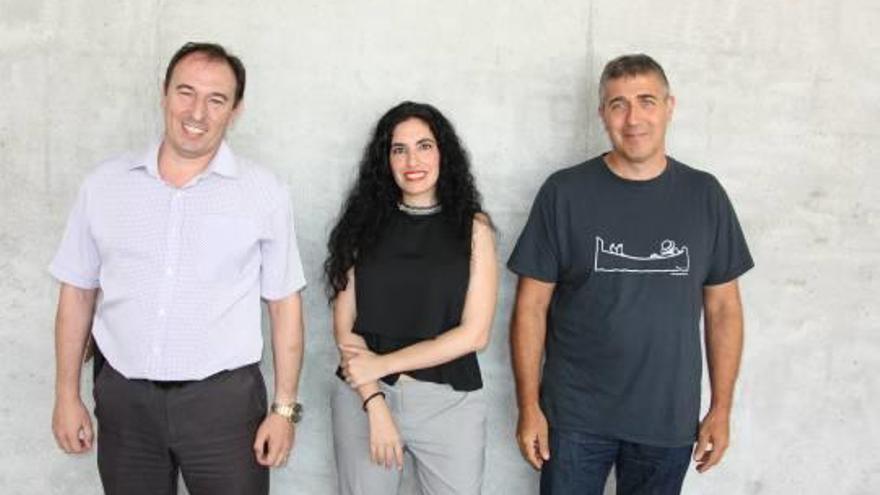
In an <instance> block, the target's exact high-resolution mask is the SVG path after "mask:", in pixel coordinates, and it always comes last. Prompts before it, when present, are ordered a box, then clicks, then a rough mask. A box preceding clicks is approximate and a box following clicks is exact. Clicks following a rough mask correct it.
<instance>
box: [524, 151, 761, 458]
mask: <svg viewBox="0 0 880 495" xmlns="http://www.w3.org/2000/svg"><path fill="white" fill-rule="evenodd" d="M752 266H753V262H752V258H751V255H750V254H749V250H748V247H747V245H746V241H745V238H744V236H743V232H742V229H741V228H740V225H739V222H738V221H737V218H736V214H735V213H734V210H733V207H732V206H731V203H730V201H729V200H728V197H727V195H726V193H725V192H724V189H723V188H722V187H721V185H720V184H719V183H718V181H717V180H716V179H715V178H714V177H713V176H711V175H710V174H708V173H706V172H702V171H698V170H695V169H693V168H691V167H688V166H686V165H684V164H682V163H679V162H677V161H675V160H674V159H672V158H669V159H668V165H667V167H666V169H665V170H664V172H663V173H662V174H661V175H660V176H658V177H656V178H654V179H652V180H648V181H629V180H625V179H623V178H620V177H618V176H617V175H615V174H614V173H613V172H611V171H610V170H609V169H608V167H607V165H606V164H605V162H604V160H603V158H602V157H596V158H594V159H592V160H590V161H588V162H585V163H583V164H581V165H577V166H575V167H571V168H568V169H564V170H561V171H559V172H556V173H554V174H553V175H552V176H551V177H550V178H549V179H548V180H547V181H546V182H545V183H544V185H543V186H542V187H541V189H540V191H539V193H538V196H537V198H536V199H535V202H534V205H533V207H532V210H531V213H530V215H529V219H528V222H527V224H526V226H525V228H524V229H523V232H522V234H521V235H520V238H519V240H518V242H517V244H516V246H515V248H514V251H513V253H512V254H511V257H510V260H509V261H508V267H509V268H510V269H511V270H512V271H514V272H516V273H517V274H519V275H521V276H526V277H530V278H534V279H537V280H541V281H545V282H553V283H555V284H556V286H555V290H554V293H553V297H552V301H551V305H550V309H549V314H548V322H547V340H546V359H545V363H544V372H543V379H542V384H541V403H542V408H543V410H544V412H545V414H546V415H547V417H548V421H549V422H550V424H551V426H553V427H555V428H561V429H573V430H580V431H587V432H591V433H596V434H603V435H608V436H613V437H616V438H620V439H624V440H628V441H633V442H639V443H645V444H651V445H660V446H679V445H687V444H690V443H691V442H693V440H694V438H695V435H696V431H697V426H698V423H699V417H698V416H699V407H700V379H701V366H702V360H701V349H700V334H699V328H700V316H701V312H702V308H703V288H704V287H705V286H707V285H715V284H721V283H724V282H728V281H731V280H734V279H736V278H737V277H739V276H740V275H742V274H743V273H745V272H746V271H747V270H749V269H750V268H751V267H752Z"/></svg>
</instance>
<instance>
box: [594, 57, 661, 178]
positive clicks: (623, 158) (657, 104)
mask: <svg viewBox="0 0 880 495" xmlns="http://www.w3.org/2000/svg"><path fill="white" fill-rule="evenodd" d="M603 89H604V91H603V95H604V98H603V101H602V102H601V104H600V107H599V117H600V118H601V119H602V122H603V123H604V124H605V130H606V131H607V132H608V138H609V139H610V140H611V144H612V147H613V150H612V151H611V157H610V158H611V159H612V160H617V161H620V162H623V163H625V164H628V165H635V166H638V165H643V164H645V165H656V164H661V165H664V166H665V163H666V162H665V160H666V126H667V125H668V124H669V120H670V119H671V118H672V110H673V108H674V107H675V99H674V98H673V97H672V96H671V95H670V94H669V90H668V88H667V87H666V85H665V84H663V81H662V80H661V79H660V77H659V76H657V74H654V73H652V72H649V73H646V74H638V75H635V76H624V77H620V78H617V79H611V80H609V81H608V82H607V83H606V85H605V88H603Z"/></svg>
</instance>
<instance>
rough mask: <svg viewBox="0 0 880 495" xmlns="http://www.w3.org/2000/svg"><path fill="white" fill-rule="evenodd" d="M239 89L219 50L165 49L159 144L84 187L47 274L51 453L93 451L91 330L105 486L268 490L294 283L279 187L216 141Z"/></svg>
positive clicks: (276, 455)
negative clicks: (84, 396) (88, 364)
mask: <svg viewBox="0 0 880 495" xmlns="http://www.w3.org/2000/svg"><path fill="white" fill-rule="evenodd" d="M244 87H245V70H244V66H243V65H242V63H241V61H240V60H239V59H238V58H237V57H235V56H232V55H230V54H229V53H228V52H226V50H225V49H224V48H223V47H221V46H219V45H216V44H210V43H187V44H186V45H184V46H183V47H182V48H181V49H180V50H178V52H177V53H176V54H175V55H174V57H173V58H172V59H171V62H170V63H169V65H168V68H167V71H166V77H165V82H164V96H163V99H162V107H163V111H164V121H165V131H164V136H163V138H162V140H161V142H159V143H157V144H155V145H154V146H151V147H150V148H148V149H147V150H145V151H144V152H142V153H134V154H129V155H125V156H122V157H119V158H116V159H113V160H109V161H107V162H105V163H103V164H101V165H100V166H99V167H98V168H97V169H96V170H95V171H94V172H93V173H92V174H91V175H90V176H89V177H88V178H86V180H85V181H84V183H83V185H82V187H81V188H80V191H79V195H78V197H77V200H76V203H75V205H74V207H73V211H72V212H71V214H70V218H69V220H68V223H67V229H66V231H65V233H64V237H63V239H62V241H61V246H60V247H59V249H58V252H57V254H56V256H55V258H54V259H53V260H52V263H51V265H50V267H49V269H50V272H51V273H52V275H53V276H54V277H55V278H56V279H58V280H59V282H60V283H61V291H60V296H59V302H58V314H57V319H56V325H55V335H56V364H57V376H56V391H55V393H56V398H55V409H54V413H53V420H52V428H53V432H54V434H55V438H56V440H57V442H58V445H59V446H60V447H61V448H62V449H63V450H64V451H65V452H68V453H79V452H85V451H87V450H89V449H90V448H91V446H92V443H93V440H94V435H93V429H92V424H91V419H90V416H89V413H88V411H87V409H86V407H85V405H84V404H83V402H82V400H81V397H80V389H79V382H80V373H81V368H82V358H83V355H84V353H85V352H86V345H87V341H88V338H89V335H90V334H91V336H92V337H93V339H94V342H95V344H96V347H97V353H96V371H95V386H94V396H95V415H96V417H97V419H98V427H99V429H98V468H99V472H100V474H101V481H102V483H103V485H104V490H105V491H106V493H110V494H126V495H131V494H141V493H143V494H151V495H155V494H174V493H176V492H177V486H176V484H177V479H178V473H182V474H183V479H184V482H185V483H186V485H187V488H188V489H189V491H190V493H192V494H194V495H199V494H226V493H229V494H232V493H235V494H239V493H240V494H249V495H250V494H266V493H268V490H269V475H268V468H269V467H272V466H280V465H282V464H284V463H285V462H286V460H287V457H288V455H289V453H290V449H291V448H292V446H293V438H294V423H295V421H296V420H298V419H299V416H300V412H301V409H302V408H301V406H300V405H299V404H298V403H297V402H296V398H297V383H298V379H299V371H300V366H301V362H302V351H303V328H302V309H301V308H302V306H301V300H300V295H299V291H300V290H301V289H302V288H303V287H304V286H305V279H304V276H303V270H302V265H301V263H300V258H299V252H298V250H297V245H296V237H295V234H294V228H293V212H292V208H291V202H290V198H289V194H288V191H287V188H286V187H285V186H284V185H283V184H281V183H280V182H279V181H278V180H277V179H276V178H275V177H274V176H272V175H271V174H270V173H268V172H267V171H265V170H264V169H261V168H259V167H257V166H255V165H253V164H251V163H250V162H248V161H246V160H244V159H242V158H240V157H237V156H235V155H234V154H233V153H232V151H231V150H230V148H229V147H228V146H227V145H226V143H225V141H224V136H225V132H226V129H227V127H228V126H229V125H230V123H231V122H232V121H233V120H234V119H235V118H236V117H237V115H238V114H239V113H240V112H241V105H240V103H241V99H242V97H243V95H244ZM261 299H262V300H265V301H266V302H267V305H268V309H269V311H268V313H269V316H270V323H271V332H272V344H273V358H274V371H275V380H274V384H275V390H274V392H275V393H274V399H273V403H272V407H271V412H267V398H266V388H265V385H264V382H263V377H262V374H261V372H260V368H259V362H260V360H261V356H262V346H263V341H262V332H261V321H260V319H261V316H260V315H261V310H260V301H261ZM102 363H103V364H102Z"/></svg>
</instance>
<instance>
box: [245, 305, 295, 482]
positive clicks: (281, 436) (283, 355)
mask: <svg viewBox="0 0 880 495" xmlns="http://www.w3.org/2000/svg"><path fill="white" fill-rule="evenodd" d="M267 304H268V306H269V320H270V323H271V327H272V358H273V362H274V369H275V394H274V401H275V402H278V403H281V404H290V403H292V402H294V401H296V398H297V390H298V387H299V372H300V369H301V368H302V359H303V347H304V345H303V340H304V339H303V318H302V298H301V297H300V294H299V292H297V293H295V294H292V295H290V296H288V297H286V298H284V299H279V300H277V301H269V302H268V303H267ZM293 441H294V429H293V425H292V424H290V423H289V422H288V421H287V420H286V419H285V418H282V417H281V416H279V415H278V414H271V413H270V414H269V415H268V416H267V417H266V419H265V420H263V423H262V424H261V425H260V428H259V429H258V430H257V436H256V438H255V439H254V452H255V454H256V456H257V461H258V462H259V463H260V464H262V465H264V466H272V467H278V466H280V465H282V464H284V463H285V462H286V461H287V456H288V455H289V452H290V450H291V449H292V448H293Z"/></svg>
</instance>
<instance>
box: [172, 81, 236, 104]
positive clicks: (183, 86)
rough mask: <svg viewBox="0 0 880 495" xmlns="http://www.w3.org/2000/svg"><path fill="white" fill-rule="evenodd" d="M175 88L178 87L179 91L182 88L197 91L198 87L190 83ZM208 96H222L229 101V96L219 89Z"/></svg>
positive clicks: (176, 87)
mask: <svg viewBox="0 0 880 495" xmlns="http://www.w3.org/2000/svg"><path fill="white" fill-rule="evenodd" d="M174 89H176V90H178V91H179V90H181V89H188V90H190V91H193V92H196V88H194V87H192V86H190V85H189V84H178V85H177V86H175V87H174ZM208 97H209V98H215V97H217V98H222V99H223V101H224V102H225V101H229V96H227V95H226V94H224V93H221V92H219V91H215V92H213V93H210V94H209V95H208Z"/></svg>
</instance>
